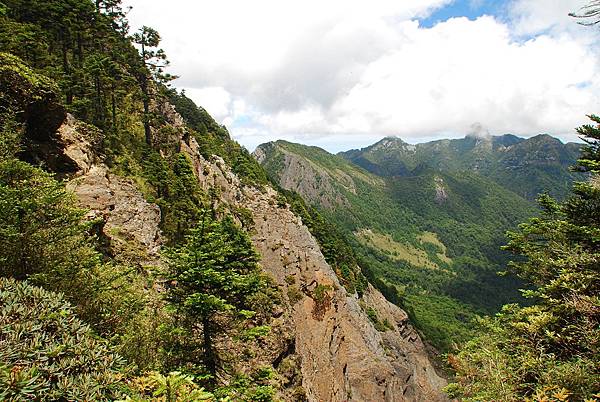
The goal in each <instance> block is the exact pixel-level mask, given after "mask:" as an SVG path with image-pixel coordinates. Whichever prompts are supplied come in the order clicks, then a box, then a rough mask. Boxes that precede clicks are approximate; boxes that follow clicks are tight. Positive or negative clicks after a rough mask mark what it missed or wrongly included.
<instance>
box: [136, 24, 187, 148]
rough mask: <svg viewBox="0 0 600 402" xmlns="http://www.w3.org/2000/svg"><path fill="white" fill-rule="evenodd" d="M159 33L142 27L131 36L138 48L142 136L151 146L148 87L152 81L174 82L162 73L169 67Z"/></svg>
mask: <svg viewBox="0 0 600 402" xmlns="http://www.w3.org/2000/svg"><path fill="white" fill-rule="evenodd" d="M160 40H161V39H160V35H159V33H158V32H157V31H156V30H155V29H153V28H150V27H147V26H143V27H142V28H140V30H139V31H138V32H137V33H135V34H134V35H133V42H134V43H136V44H138V45H139V46H140V52H141V54H140V56H141V62H142V66H141V68H140V69H139V70H138V73H137V77H138V82H139V84H140V88H141V90H142V93H143V99H142V100H143V103H144V134H145V136H146V143H147V144H148V145H152V131H151V129H150V127H151V116H150V90H151V88H150V85H151V82H152V80H154V81H156V82H157V83H162V84H166V83H168V82H169V81H171V80H174V79H175V78H177V77H175V76H173V75H170V74H168V73H165V72H164V69H165V68H166V67H167V66H168V65H169V60H167V55H166V54H165V51H164V50H163V49H159V48H158V45H159V44H160Z"/></svg>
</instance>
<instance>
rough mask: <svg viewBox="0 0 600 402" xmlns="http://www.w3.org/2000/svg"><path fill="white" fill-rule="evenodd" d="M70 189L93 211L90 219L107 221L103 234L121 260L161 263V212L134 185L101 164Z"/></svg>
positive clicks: (81, 202) (74, 183) (113, 252)
mask: <svg viewBox="0 0 600 402" xmlns="http://www.w3.org/2000/svg"><path fill="white" fill-rule="evenodd" d="M69 186H70V188H71V189H72V190H73V191H74V192H75V194H76V195H77V198H78V199H79V202H80V204H81V205H82V206H84V207H85V208H88V209H90V216H91V217H93V218H101V219H102V221H103V222H104V224H103V226H102V229H101V230H102V234H103V235H104V236H105V237H106V238H107V239H109V241H110V251H111V254H112V255H113V256H114V257H115V258H116V259H117V260H119V259H125V260H129V261H132V262H135V263H137V264H140V265H142V266H144V265H158V264H160V262H159V248H160V245H161V237H160V229H159V224H160V209H159V208H158V206H157V205H155V204H150V203H148V202H147V201H146V200H145V199H144V197H143V195H142V194H141V193H140V191H139V190H138V189H137V187H136V186H135V185H134V183H132V182H131V181H130V180H128V179H125V178H123V177H119V176H116V175H113V174H111V173H109V172H108V170H107V168H106V166H104V165H97V166H94V167H92V168H91V169H90V170H89V171H88V172H87V173H85V174H84V175H83V176H81V177H79V178H77V179H75V180H73V181H71V183H70V184H69Z"/></svg>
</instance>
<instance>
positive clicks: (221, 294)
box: [165, 213, 275, 383]
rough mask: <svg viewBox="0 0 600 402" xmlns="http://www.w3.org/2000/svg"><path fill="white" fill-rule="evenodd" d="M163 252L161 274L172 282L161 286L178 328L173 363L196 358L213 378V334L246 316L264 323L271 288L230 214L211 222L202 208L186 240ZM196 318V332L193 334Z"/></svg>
mask: <svg viewBox="0 0 600 402" xmlns="http://www.w3.org/2000/svg"><path fill="white" fill-rule="evenodd" d="M165 253H166V256H167V260H168V265H169V268H168V271H167V274H166V277H165V279H166V280H167V281H169V282H170V283H172V284H176V285H174V286H171V287H169V288H168V289H167V293H166V298H167V300H168V302H169V303H170V305H171V306H172V307H173V309H174V310H175V311H176V312H177V313H178V315H180V318H179V319H178V321H179V322H180V323H181V325H180V326H179V327H178V328H177V331H178V332H182V331H183V333H184V335H183V336H180V338H182V339H183V343H184V344H182V345H179V346H178V353H179V354H180V356H179V357H178V358H177V360H178V365H183V366H186V365H191V366H192V367H194V366H196V365H197V364H198V362H199V361H202V362H203V363H204V368H205V369H206V371H207V373H208V374H209V375H210V378H211V380H214V379H216V375H217V371H218V370H222V369H224V367H222V363H223V362H222V360H223V359H222V352H221V351H220V350H219V349H218V346H217V344H218V343H217V340H216V338H218V337H224V336H228V335H229V334H230V333H231V332H233V328H235V327H236V326H239V325H241V323H243V322H245V321H246V320H248V319H250V318H254V323H256V322H257V319H259V320H260V322H266V321H267V320H268V318H269V313H270V310H271V306H272V303H273V301H274V296H275V292H274V291H273V290H272V289H271V288H270V285H269V281H268V279H267V278H266V277H265V276H264V275H263V274H261V270H260V267H259V266H258V254H256V251H254V248H253V247H252V243H251V242H250V239H249V238H248V236H247V235H246V234H245V233H244V232H242V231H241V230H240V229H239V228H238V227H237V226H236V225H235V224H234V223H233V222H232V221H231V219H224V220H222V221H220V222H219V221H214V220H213V219H212V218H211V217H210V216H208V214H206V213H205V215H204V219H203V220H202V221H201V222H200V223H199V226H198V227H197V228H195V229H193V230H191V231H190V233H189V234H188V235H187V236H186V242H185V243H184V244H183V245H181V246H179V247H175V248H170V249H167V250H166V252H165ZM198 323H201V324H202V336H201V337H200V336H198V335H195V328H196V326H197V324H198ZM256 328H262V327H255V328H254V330H255V331H254V332H255V334H256V335H260V334H261V333H262V332H261V333H258V332H256ZM267 333H268V332H267ZM256 335H255V336H254V337H256ZM198 345H200V346H201V348H200V349H199V348H198ZM198 350H200V355H196V354H197V353H198ZM211 382H213V383H214V381H211Z"/></svg>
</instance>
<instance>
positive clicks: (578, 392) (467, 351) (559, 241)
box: [448, 116, 600, 401]
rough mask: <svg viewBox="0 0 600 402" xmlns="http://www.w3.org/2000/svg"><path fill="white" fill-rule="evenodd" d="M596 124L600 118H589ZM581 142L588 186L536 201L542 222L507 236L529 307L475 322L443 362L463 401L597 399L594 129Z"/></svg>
mask: <svg viewBox="0 0 600 402" xmlns="http://www.w3.org/2000/svg"><path fill="white" fill-rule="evenodd" d="M591 118H592V120H593V121H594V122H595V123H600V118H598V117H596V116H591ZM578 131H579V133H580V134H581V135H583V136H585V137H586V141H587V143H588V146H587V147H585V148H584V150H583V153H582V157H581V159H580V160H579V162H578V165H577V167H578V169H579V170H580V171H583V172H589V173H590V174H591V177H590V180H589V181H585V182H578V183H576V184H575V185H574V187H573V191H572V194H571V196H570V197H568V198H567V199H566V200H565V201H564V202H562V203H559V202H557V201H555V200H554V199H552V198H551V197H549V196H548V195H542V196H540V198H539V203H540V206H541V208H542V211H543V212H542V215H541V216H539V217H537V218H533V219H530V220H529V222H527V223H524V224H522V225H521V226H520V228H519V231H517V232H512V233H510V234H509V240H510V241H509V243H508V245H507V246H506V249H507V250H510V251H511V252H513V253H514V254H516V255H517V256H518V257H520V258H518V259H517V260H515V261H514V262H512V263H511V264H510V265H509V269H510V270H511V271H513V272H515V273H516V274H517V275H519V276H520V277H521V278H523V279H524V280H526V281H527V282H529V283H531V285H532V289H531V290H528V291H526V292H525V293H524V294H525V296H526V297H528V298H529V299H531V301H532V304H531V305H530V306H526V307H521V306H518V305H514V304H510V305H506V306H504V308H503V309H502V311H501V313H499V314H498V315H496V316H495V317H488V318H484V319H482V320H481V321H480V329H479V332H478V336H476V337H475V338H474V339H472V340H471V341H469V342H468V343H467V344H466V345H465V346H464V347H463V348H462V350H461V351H460V353H459V354H458V355H456V356H450V358H449V361H450V363H451V364H452V366H453V367H454V368H455V369H456V371H457V382H456V383H454V384H451V385H450V386H449V387H448V392H449V393H450V394H451V395H452V396H457V397H462V398H464V399H465V400H473V401H475V400H506V401H512V400H523V399H529V400H541V399H539V398H540V396H545V395H553V397H554V398H556V399H559V398H558V397H557V396H556V395H562V396H561V397H562V398H563V399H559V400H566V399H570V400H575V401H582V400H589V398H592V397H600V395H598V391H599V390H600V383H599V382H598V379H599V378H600V370H599V367H600V348H599V345H600V309H599V308H598V306H600V297H599V295H600V287H599V286H600V271H599V270H598V266H599V264H600V226H599V222H600V219H598V218H599V217H600V187H599V186H598V184H599V182H598V177H599V176H598V175H599V174H600V169H599V168H600V125H596V126H592V125H587V126H583V127H581V128H579V129H578Z"/></svg>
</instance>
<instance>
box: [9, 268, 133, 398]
mask: <svg viewBox="0 0 600 402" xmlns="http://www.w3.org/2000/svg"><path fill="white" fill-rule="evenodd" d="M0 305H1V306H2V308H0V328H1V329H0V336H1V337H2V347H1V348H0V361H1V363H0V398H2V400H11V401H17V400H54V401H56V400H79V401H83V400H88V401H89V400H105V399H114V398H115V397H116V396H117V395H119V394H118V388H119V387H118V386H119V382H120V376H121V372H122V369H123V366H124V362H123V359H122V358H121V357H120V356H119V355H118V354H116V353H115V352H114V351H112V350H111V348H110V346H109V345H108V343H107V342H106V341H104V340H101V339H97V337H96V336H95V335H94V333H93V332H92V330H91V329H90V327H89V326H87V325H86V324H84V323H83V322H81V320H79V319H78V318H77V317H76V316H75V312H74V311H73V308H72V307H71V306H70V305H69V303H67V302H65V301H64V300H63V298H62V297H61V296H60V295H58V294H56V293H53V292H48V291H46V290H44V289H41V288H39V287H35V286H32V285H30V284H28V283H25V282H19V281H16V280H14V279H6V278H0Z"/></svg>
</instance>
